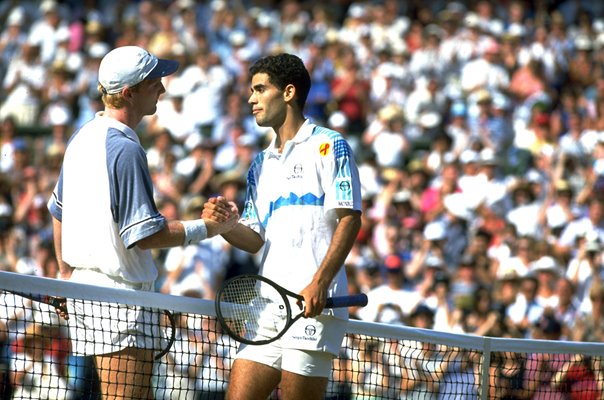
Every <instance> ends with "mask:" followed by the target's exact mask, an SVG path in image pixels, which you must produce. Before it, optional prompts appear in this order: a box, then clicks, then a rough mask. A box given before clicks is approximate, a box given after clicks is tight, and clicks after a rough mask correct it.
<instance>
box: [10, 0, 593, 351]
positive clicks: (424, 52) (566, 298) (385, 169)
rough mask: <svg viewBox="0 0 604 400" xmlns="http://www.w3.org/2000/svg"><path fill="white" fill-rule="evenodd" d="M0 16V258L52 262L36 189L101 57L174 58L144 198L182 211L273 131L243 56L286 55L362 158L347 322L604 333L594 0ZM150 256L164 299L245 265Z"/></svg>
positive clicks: (26, 10)
mask: <svg viewBox="0 0 604 400" xmlns="http://www.w3.org/2000/svg"><path fill="white" fill-rule="evenodd" d="M0 26H1V27H2V32H0V58H1V60H2V61H1V62H0V82H1V88H0V122H1V123H0V145H1V158H0V268H1V269H2V270H7V271H15V272H19V273H25V274H35V275H39V276H48V277H54V276H56V272H57V266H56V261H55V259H54V250H53V244H52V230H51V221H50V216H49V213H48V211H47V209H46V202H47V200H48V199H49V196H50V193H51V192H52V189H53V187H54V184H55V182H56V180H57V177H58V172H59V170H60V166H61V160H62V155H63V153H64V150H65V146H66V143H67V141H68V140H69V137H70V136H71V135H72V134H73V132H74V131H75V130H77V129H78V128H79V126H81V125H82V124H83V123H84V122H85V121H87V120H89V119H90V118H92V116H93V115H94V113H95V112H97V111H99V110H100V109H101V108H102V103H101V102H100V96H99V93H98V91H97V75H96V73H97V68H98V65H99V62H100V60H101V58H102V57H103V56H104V55H105V54H106V53H107V52H108V51H109V50H110V49H112V48H113V47H116V46H123V45H139V46H142V47H144V48H146V49H148V50H149V51H150V52H152V53H154V54H156V55H157V56H159V57H163V58H175V59H178V60H179V61H180V63H181V67H180V69H179V71H178V72H177V73H176V74H174V75H172V76H170V77H168V78H165V79H164V85H165V87H166V93H165V94H164V95H163V96H162V98H161V99H160V101H159V104H158V107H157V112H156V114H155V115H153V116H149V117H146V118H145V119H144V121H143V123H142V124H141V125H140V126H139V133H140V136H141V141H142V143H143V145H144V146H145V148H146V149H147V157H148V162H149V166H150V170H151V173H152V178H153V182H154V185H155V193H156V200H157V204H158V207H159V209H160V211H161V212H162V213H163V214H164V215H165V216H166V217H168V218H183V219H187V218H196V217H198V216H199V214H200V211H201V209H202V207H203V204H204V202H205V200H206V199H207V198H208V197H210V196H215V195H218V194H221V195H224V196H226V197H227V198H229V199H230V200H233V201H235V202H237V203H238V204H239V205H240V207H241V205H242V204H241V203H242V199H243V197H244V194H245V191H244V189H245V176H246V172H247V168H248V166H249V165H250V162H251V160H252V159H253V157H254V156H255V155H256V154H257V153H258V152H259V151H260V150H261V149H263V148H264V147H265V146H266V144H267V143H268V141H270V139H271V138H272V132H271V131H268V130H266V129H262V128H259V127H258V126H256V124H255V121H254V119H253V117H252V116H251V113H250V108H249V105H248V104H247V99H248V97H249V81H250V79H249V78H250V77H249V76H248V67H249V65H250V63H251V62H253V61H254V60H256V59H257V58H259V57H261V56H263V55H267V54H271V53H275V52H289V53H294V54H296V55H298V56H300V57H301V58H302V59H303V61H304V62H305V64H306V65H307V67H308V69H309V71H310V73H311V76H312V80H313V86H312V89H311V93H310V94H309V98H308V102H307V107H306V115H307V116H308V117H309V118H311V119H312V120H313V121H314V122H315V123H317V124H321V125H325V126H327V127H329V128H332V129H334V130H337V131H340V132H342V133H343V134H344V135H345V137H346V138H347V139H348V141H349V143H350V144H351V146H352V147H353V150H354V152H355V156H356V158H357V163H358V165H359V171H360V175H361V182H362V190H363V192H362V195H363V207H364V209H363V226H362V229H361V232H360V234H359V236H358V238H357V241H356V243H355V245H354V248H353V251H352V252H351V254H350V256H349V257H348V259H347V262H346V268H347V271H348V273H349V274H348V275H349V283H350V291H351V292H353V293H354V292H364V293H367V294H368V296H369V299H370V300H369V305H368V306H367V307H365V308H363V309H359V310H352V311H353V317H354V318H359V319H362V320H366V321H377V322H384V323H390V324H395V323H400V324H412V320H413V318H412V317H413V316H414V315H415V314H416V313H417V312H420V311H423V312H427V313H428V314H429V316H430V318H431V322H430V324H429V327H432V328H434V329H438V330H442V331H446V332H464V333H472V334H478V335H488V336H499V337H523V338H531V337H542V335H544V334H545V335H548V334H552V333H555V336H554V338H556V339H565V340H577V341H597V342H599V341H602V340H603V339H604V285H603V283H602V278H603V277H604V270H603V269H602V250H603V248H602V244H603V243H604V3H603V2H597V1H595V2H593V1H580V0H559V1H553V0H550V1H547V0H544V1H536V2H529V1H521V0H501V1H497V2H495V1H486V0H478V1H470V0H468V1H454V2H448V1H430V2H421V1H405V2H402V1H396V0H379V1H378V0H376V1H345V0H340V1H334V2H315V1H303V0H284V1H270V0H233V1H227V0H210V1H200V0H174V1H167V0H164V1H146V0H140V1H135V0H121V1H113V0H105V1H95V0H88V1H82V2H80V1H75V0H64V1H55V0H43V1H41V2H40V1H33V0H29V1H28V0H23V1H15V0H12V1H11V0H7V1H3V2H1V3H0ZM82 173H85V171H82ZM83 240H85V238H83ZM155 256H156V261H157V266H158V268H159V270H160V272H161V279H160V280H159V281H158V285H157V289H158V290H159V291H161V292H163V293H170V294H177V295H196V296H201V297H204V298H210V299H212V298H213V296H214V292H215V290H216V289H217V287H218V286H219V285H220V283H221V282H222V280H224V279H225V278H227V277H229V276H233V275H235V274H239V273H242V272H249V271H254V270H256V268H257V265H258V260H257V259H256V256H255V255H249V254H245V253H242V252H241V251H238V250H236V249H233V248H230V247H229V246H228V245H227V244H226V242H225V241H224V240H223V239H222V238H220V237H217V238H213V239H212V240H207V241H204V242H202V243H200V244H199V245H193V246H188V247H183V248H175V249H170V250H167V251H158V252H156V253H155ZM544 321H545V322H544ZM540 327H545V328H544V329H540ZM543 330H545V332H543ZM550 331H551V332H550Z"/></svg>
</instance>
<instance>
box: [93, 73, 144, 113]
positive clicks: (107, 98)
mask: <svg viewBox="0 0 604 400" xmlns="http://www.w3.org/2000/svg"><path fill="white" fill-rule="evenodd" d="M144 81H145V80H142V81H141V82H139V83H137V84H136V85H134V86H130V87H129V88H130V90H132V91H133V92H136V91H137V90H138V89H139V88H140V87H141V84H142V83H143V82H144ZM97 90H98V91H99V93H101V99H102V100H103V104H104V105H105V106H106V107H109V108H115V109H117V110H119V109H120V108H124V107H125V106H126V104H127V102H126V99H124V96H122V93H121V91H120V92H119V93H107V90H106V89H105V87H104V86H103V85H101V84H100V83H99V84H98V85H97Z"/></svg>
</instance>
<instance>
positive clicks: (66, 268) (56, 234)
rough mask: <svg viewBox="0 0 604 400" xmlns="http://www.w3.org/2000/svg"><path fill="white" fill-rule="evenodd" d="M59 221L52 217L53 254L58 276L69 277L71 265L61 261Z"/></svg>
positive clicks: (71, 269)
mask: <svg viewBox="0 0 604 400" xmlns="http://www.w3.org/2000/svg"><path fill="white" fill-rule="evenodd" d="M61 225H62V224H61V221H59V220H58V219H56V218H54V217H53V218H52V236H53V241H54V247H55V255H56V258H57V264H58V265H59V278H61V279H69V278H71V273H72V272H73V267H72V266H71V265H69V264H67V263H66V262H65V261H63V249H62V238H63V236H62V232H61Z"/></svg>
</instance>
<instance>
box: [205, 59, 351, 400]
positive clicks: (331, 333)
mask: <svg viewBox="0 0 604 400" xmlns="http://www.w3.org/2000/svg"><path fill="white" fill-rule="evenodd" d="M250 76H251V77H252V78H251V79H252V81H251V95H250V97H249V100H248V103H249V104H250V105H251V106H252V113H253V115H254V116H255V118H256V122H257V123H258V125H260V126H263V127H271V128H273V130H274V133H275V136H274V138H273V140H272V142H271V143H270V145H269V146H268V148H266V149H265V150H264V151H262V152H261V153H260V154H259V155H258V157H257V158H256V159H255V160H254V162H253V163H252V165H251V167H250V170H249V173H248V177H247V194H246V200H245V205H244V209H243V210H242V211H241V218H240V220H239V223H238V224H237V225H236V226H235V227H234V228H233V229H232V230H230V231H228V232H227V233H224V234H223V235H222V236H223V237H224V238H225V239H226V240H227V241H228V242H229V243H231V244H232V245H234V246H236V247H238V248H240V249H243V250H246V251H249V252H252V253H255V252H258V251H259V250H260V249H263V257H262V260H263V261H262V265H261V271H260V273H261V274H262V275H264V276H266V277H268V278H270V279H272V280H273V281H275V282H276V283H277V284H279V285H281V286H283V287H285V288H287V289H289V290H291V291H293V292H296V293H299V294H301V295H302V296H303V297H304V304H305V314H304V316H305V317H306V318H301V319H300V320H298V321H297V322H296V323H295V324H294V325H293V326H292V327H291V328H290V329H289V330H288V331H287V332H286V333H285V335H284V336H283V337H282V338H281V339H279V340H277V341H275V342H272V343H269V344H267V345H260V346H255V345H248V346H246V345H242V346H241V347H240V350H239V352H238V354H237V357H236V360H235V362H234V364H233V369H232V371H231V378H230V383H229V387H228V390H227V399H231V400H241V399H265V398H267V396H269V395H270V393H271V392H272V390H273V389H274V388H275V387H276V386H277V385H278V384H279V385H280V388H281V390H282V393H283V398H285V399H288V400H291V399H305V400H308V399H321V398H323V396H324V393H325V388H326V385H327V381H328V377H329V375H330V373H331V364H332V359H333V358H334V356H335V355H337V354H338V351H339V349H340V346H341V344H342V340H343V337H344V334H345V329H346V321H347V319H348V312H347V310H346V309H337V310H329V311H327V310H324V306H325V300H326V298H327V297H328V296H344V295H348V288H347V281H346V274H345V270H344V268H342V265H343V263H344V261H345V258H346V256H347V255H348V253H349V251H350V249H351V247H352V244H353V242H354V240H355V238H356V236H357V233H358V231H359V228H360V225H361V219H360V217H361V189H360V182H359V176H358V170H357V167H356V164H355V161H354V157H353V154H352V151H351V149H350V146H349V145H348V143H347V142H346V140H345V139H344V138H343V137H342V136H341V135H340V134H339V133H337V132H335V131H332V130H329V129H326V128H323V127H321V126H317V125H314V124H313V123H311V121H309V120H307V119H306V118H305V117H304V114H303V109H304V104H305V101H306V97H307V95H308V91H309V89H310V85H311V81H310V76H309V73H308V71H307V70H306V68H305V66H304V64H303V62H302V60H301V59H300V58H298V57H297V56H294V55H291V54H279V55H273V56H268V57H265V58H262V59H260V60H258V61H256V62H255V63H254V64H253V65H252V66H251V67H250ZM217 201H218V199H216V198H215V199H211V200H210V202H208V203H206V207H205V209H204V212H203V213H202V216H205V215H206V214H207V215H208V216H211V215H212V214H213V205H214V203H213V202H217Z"/></svg>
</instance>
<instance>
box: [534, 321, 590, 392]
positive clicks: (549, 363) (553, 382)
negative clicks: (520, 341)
mask: <svg viewBox="0 0 604 400" xmlns="http://www.w3.org/2000/svg"><path fill="white" fill-rule="evenodd" d="M532 330H533V334H532V337H533V338H535V339H542V340H560V337H561V335H562V324H561V323H560V321H558V320H557V319H556V317H554V316H553V314H551V313H549V312H547V313H544V314H543V315H542V316H541V317H540V318H539V319H538V320H537V321H536V323H535V324H534V326H533V328H532ZM580 358H581V356H580V357H577V356H576V355H573V354H560V353H553V354H548V353H534V354H531V355H529V357H528V359H527V361H526V369H525V373H524V389H525V395H526V396H527V398H531V399H564V398H566V397H565V393H566V391H567V389H566V388H564V387H561V385H560V383H561V380H562V379H564V373H565V372H568V368H569V363H571V364H575V363H576V362H577V361H580Z"/></svg>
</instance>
